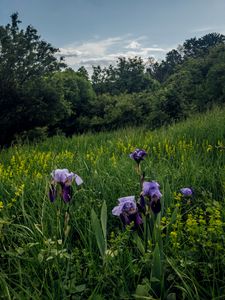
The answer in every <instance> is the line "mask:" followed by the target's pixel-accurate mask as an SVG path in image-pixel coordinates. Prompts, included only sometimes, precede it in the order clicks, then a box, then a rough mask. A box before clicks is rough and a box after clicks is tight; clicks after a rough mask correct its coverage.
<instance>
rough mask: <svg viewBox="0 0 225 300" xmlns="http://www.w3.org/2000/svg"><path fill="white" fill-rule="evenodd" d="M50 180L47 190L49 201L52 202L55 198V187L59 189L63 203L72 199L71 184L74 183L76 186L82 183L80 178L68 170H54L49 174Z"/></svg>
mask: <svg viewBox="0 0 225 300" xmlns="http://www.w3.org/2000/svg"><path fill="white" fill-rule="evenodd" d="M51 176H52V180H51V184H50V188H49V199H50V201H51V202H54V201H55V199H56V197H57V185H59V186H60V187H61V191H60V196H61V198H62V199H63V200H64V202H66V203H68V202H70V200H71V198H72V182H73V181H75V182H76V184H77V185H80V184H82V183H83V180H82V179H81V177H80V176H78V175H77V174H75V173H73V172H69V170H68V169H56V170H54V171H52V173H51Z"/></svg>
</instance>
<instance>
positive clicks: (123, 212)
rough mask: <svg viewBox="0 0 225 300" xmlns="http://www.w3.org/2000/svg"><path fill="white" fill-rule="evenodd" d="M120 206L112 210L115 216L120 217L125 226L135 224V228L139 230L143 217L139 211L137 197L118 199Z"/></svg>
mask: <svg viewBox="0 0 225 300" xmlns="http://www.w3.org/2000/svg"><path fill="white" fill-rule="evenodd" d="M118 201H119V204H118V205H117V206H115V207H114V208H113V210H112V214H113V215H114V216H118V217H120V219H121V221H122V222H123V225H124V226H126V225H129V224H130V223H131V222H134V228H137V227H138V226H139V225H140V224H142V223H143V222H142V219H141V216H140V214H139V212H138V209H137V204H136V202H135V196H127V197H123V198H119V199H118Z"/></svg>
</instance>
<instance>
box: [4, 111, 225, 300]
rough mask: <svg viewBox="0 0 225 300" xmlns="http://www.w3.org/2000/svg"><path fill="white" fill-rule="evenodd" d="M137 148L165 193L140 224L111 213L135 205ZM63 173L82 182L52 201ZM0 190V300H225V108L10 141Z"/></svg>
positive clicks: (144, 168)
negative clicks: (169, 122)
mask: <svg viewBox="0 0 225 300" xmlns="http://www.w3.org/2000/svg"><path fill="white" fill-rule="evenodd" d="M135 148H140V149H145V150H146V151H147V153H148V155H147V157H146V158H145V160H144V161H143V162H142V163H141V168H142V171H144V172H145V176H146V178H145V180H146V181H151V180H156V181H157V182H158V183H159V184H160V190H161V193H162V194H163V197H162V199H161V203H162V210H161V212H160V213H159V214H157V215H153V213H151V212H149V214H147V215H146V216H143V222H144V227H143V231H134V230H132V226H127V227H126V229H123V226H122V223H121V221H120V219H119V218H117V217H115V216H113V215H112V213H111V211H112V208H113V207H114V206H116V205H117V199H118V198H121V197H124V196H130V195H135V196H136V200H137V201H138V200H139V195H140V181H139V175H138V173H137V168H136V164H135V161H133V160H132V159H131V158H130V157H129V154H130V153H131V152H132V151H133V150H135ZM63 168H67V169H69V171H73V172H75V173H77V174H78V175H79V176H80V177H81V178H82V179H83V181H84V183H83V184H82V185H80V186H79V187H77V186H76V185H75V184H73V197H72V200H71V202H70V203H69V204H67V203H64V202H63V201H62V200H61V199H60V197H57V199H56V200H55V202H53V203H51V202H50V201H49V198H48V191H49V185H50V179H51V176H50V173H51V172H52V170H54V169H63ZM183 187H192V188H193V190H194V196H193V197H192V198H191V199H186V198H184V197H182V196H181V194H180V193H179V191H180V189H181V188H183ZM0 197H1V198H0V260H1V269H0V299H21V300H24V299H54V300H55V299H76V300H79V299H96V300H101V299H166V300H176V299H177V300H180V299H181V300H182V299H188V300H190V299H202V300H205V299H214V300H216V299H218V300H219V299H225V234H224V230H225V110H224V109H223V110H222V109H220V110H219V109H215V110H213V111H211V112H209V113H207V114H205V115H202V116H196V117H193V119H190V120H187V121H186V122H183V123H179V124H176V125H173V126H171V127H169V128H164V129H160V130H157V131H154V132H151V131H149V130H148V129H146V128H138V129H124V130H120V131H116V132H111V133H98V134H86V135H80V136H75V137H73V138H65V137H61V136H56V137H54V138H51V139H48V140H46V141H43V142H40V143H38V144H30V145H28V144H27V145H23V146H22V145H21V146H20V145H15V146H12V147H11V148H9V149H5V150H2V151H1V153H0Z"/></svg>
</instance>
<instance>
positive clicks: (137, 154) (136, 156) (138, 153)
mask: <svg viewBox="0 0 225 300" xmlns="http://www.w3.org/2000/svg"><path fill="white" fill-rule="evenodd" d="M146 155H147V152H146V151H145V150H141V149H136V150H135V151H133V152H132V153H131V154H130V158H132V159H133V160H135V161H136V162H137V164H138V165H139V164H140V162H141V161H142V160H144V157H145V156H146Z"/></svg>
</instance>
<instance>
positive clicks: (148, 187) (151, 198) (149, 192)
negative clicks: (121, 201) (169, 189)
mask: <svg viewBox="0 0 225 300" xmlns="http://www.w3.org/2000/svg"><path fill="white" fill-rule="evenodd" d="M159 188H160V185H159V184H158V182H156V181H149V182H147V181H144V182H143V187H142V192H141V197H140V206H141V208H142V210H143V211H145V197H147V198H148V203H147V204H148V205H149V206H150V208H151V210H152V211H153V213H155V214H157V213H159V212H160V211H161V203H160V199H161V197H162V194H161V192H160V190H159Z"/></svg>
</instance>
